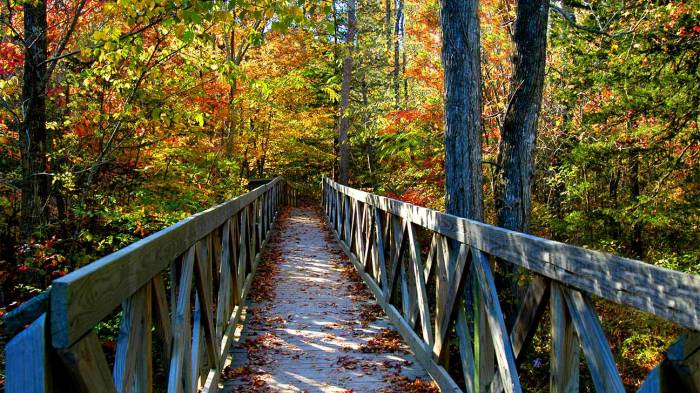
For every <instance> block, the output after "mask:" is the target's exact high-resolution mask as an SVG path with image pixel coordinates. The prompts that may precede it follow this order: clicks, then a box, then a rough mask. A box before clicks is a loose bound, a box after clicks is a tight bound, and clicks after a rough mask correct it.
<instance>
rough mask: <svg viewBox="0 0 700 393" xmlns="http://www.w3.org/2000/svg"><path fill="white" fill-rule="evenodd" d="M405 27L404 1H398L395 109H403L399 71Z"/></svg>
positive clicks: (395, 51) (395, 29) (395, 31)
mask: <svg viewBox="0 0 700 393" xmlns="http://www.w3.org/2000/svg"><path fill="white" fill-rule="evenodd" d="M402 27H403V0H396V20H395V21H394V75H393V78H394V79H393V82H394V107H395V108H396V109H399V108H400V107H401V90H400V84H399V83H400V82H399V80H400V78H399V71H400V70H401V59H400V58H399V54H400V52H399V51H400V49H401V35H402Z"/></svg>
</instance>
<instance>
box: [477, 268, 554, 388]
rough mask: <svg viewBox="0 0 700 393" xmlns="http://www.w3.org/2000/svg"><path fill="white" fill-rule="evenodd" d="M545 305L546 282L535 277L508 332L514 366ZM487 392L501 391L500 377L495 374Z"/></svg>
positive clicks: (527, 343)
mask: <svg viewBox="0 0 700 393" xmlns="http://www.w3.org/2000/svg"><path fill="white" fill-rule="evenodd" d="M547 304H549V283H548V280H547V279H545V278H544V277H542V276H538V275H535V276H534V277H533V278H532V281H531V282H530V286H529V288H528V290H527V292H526V294H525V299H524V300H523V302H522V306H521V307H520V310H519V311H518V316H517V317H516V319H515V323H514V324H513V328H512V329H511V332H510V342H511V343H512V345H513V354H514V355H515V363H516V364H521V361H522V359H523V357H524V354H525V351H526V349H527V347H528V346H529V345H530V342H531V341H532V337H533V336H534V335H535V332H536V331H537V327H538V326H539V323H540V320H541V319H542V314H543V313H544V310H545V309H546V306H547ZM489 390H490V391H491V392H496V393H500V392H502V391H503V383H502V382H501V377H500V375H498V374H497V375H496V376H495V377H494V378H493V382H491V386H490V387H489Z"/></svg>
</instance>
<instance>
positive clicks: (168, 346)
mask: <svg viewBox="0 0 700 393" xmlns="http://www.w3.org/2000/svg"><path fill="white" fill-rule="evenodd" d="M152 285H153V306H154V311H155V317H156V318H155V320H156V324H157V325H158V329H157V331H158V334H159V336H160V339H161V341H162V342H163V350H164V351H165V353H164V356H163V357H164V358H165V359H169V358H170V351H171V350H172V341H171V340H172V325H171V323H170V310H169V308H168V299H167V294H166V291H165V283H164V282H163V276H162V275H160V274H158V275H156V276H155V277H153V281H152Z"/></svg>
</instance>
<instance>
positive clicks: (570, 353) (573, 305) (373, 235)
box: [322, 177, 700, 393]
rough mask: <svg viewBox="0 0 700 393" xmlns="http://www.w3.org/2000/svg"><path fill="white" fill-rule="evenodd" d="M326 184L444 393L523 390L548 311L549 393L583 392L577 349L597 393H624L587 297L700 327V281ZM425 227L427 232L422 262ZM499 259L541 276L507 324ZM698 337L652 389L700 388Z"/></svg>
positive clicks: (389, 306)
mask: <svg viewBox="0 0 700 393" xmlns="http://www.w3.org/2000/svg"><path fill="white" fill-rule="evenodd" d="M322 186H323V192H322V196H323V207H324V209H325V214H326V217H327V218H328V221H329V224H330V225H329V226H330V228H331V229H332V231H333V233H334V235H335V236H336V238H337V239H338V241H339V243H340V246H341V247H342V248H343V251H344V252H345V253H346V254H347V255H348V257H349V258H350V260H351V261H352V263H353V264H354V265H355V268H356V269H357V271H358V273H359V274H360V276H361V277H362V279H363V280H364V281H365V283H366V284H367V286H368V287H369V289H370V290H371V291H372V293H373V294H374V297H375V299H376V300H377V302H378V303H379V305H380V306H381V307H382V308H383V310H384V311H385V312H386V314H387V315H388V317H389V319H390V320H391V321H392V323H393V324H394V325H395V327H396V328H397V330H398V331H399V333H401V335H402V336H403V338H404V339H405V340H406V341H407V342H408V344H409V345H410V347H411V349H412V350H413V351H414V353H415V355H416V359H417V360H418V361H419V362H420V363H421V365H423V367H425V369H426V371H427V372H428V373H429V374H430V376H431V377H432V378H433V379H434V380H435V381H436V382H437V383H438V385H439V386H440V389H441V391H443V392H447V391H449V392H459V391H462V388H461V387H460V383H458V382H457V381H458V380H460V381H462V380H463V385H461V386H464V387H465V389H466V391H467V392H477V391H479V392H481V391H491V392H500V391H505V392H507V393H520V392H522V391H523V389H522V386H521V383H520V377H519V375H518V365H519V363H520V361H522V359H523V354H524V353H525V352H526V350H527V348H528V346H530V345H531V343H532V338H533V337H534V335H535V334H536V332H537V329H538V327H540V326H541V323H542V320H543V315H544V310H545V309H546V308H547V307H548V308H549V310H550V313H549V315H550V321H551V336H550V337H551V343H550V350H551V354H550V358H549V361H550V389H551V391H577V390H578V384H579V367H578V364H579V345H578V343H580V347H581V348H582V350H583V355H584V357H585V359H586V363H587V364H588V368H589V370H590V377H591V379H592V382H593V385H594V386H595V390H596V391H598V392H619V393H622V392H624V391H625V388H624V385H623V382H622V379H621V377H620V375H619V372H618V370H617V366H616V364H615V359H614V355H613V353H612V351H611V348H610V345H609V344H608V341H607V338H606V336H605V331H604V330H603V327H602V325H601V322H600V320H599V318H598V316H597V311H596V309H595V307H594V303H593V302H592V301H591V299H590V297H589V294H593V295H596V296H600V297H601V298H603V299H607V300H610V301H613V302H615V303H619V304H623V305H628V306H631V307H634V308H636V309H639V310H642V311H645V312H648V313H651V314H654V315H657V316H660V317H662V318H665V319H667V320H670V321H673V322H676V323H678V324H680V325H682V326H685V327H687V328H690V329H691V330H700V318H699V315H700V277H698V276H695V275H692V274H686V273H681V272H678V271H673V270H669V269H664V268H660V267H657V266H653V265H649V264H646V263H644V262H641V261H636V260H632V259H627V258H622V257H617V256H614V255H610V254H606V253H602V252H598V251H591V250H587V249H584V248H581V247H577V246H572V245H569V244H565V243H560V242H556V241H552V240H547V239H543V238H540V237H537V236H532V235H528V234H524V233H519V232H515V231H509V230H506V229H503V228H499V227H495V226H492V225H488V224H484V223H481V222H478V221H474V220H469V219H465V218H460V217H456V216H453V215H450V214H446V213H441V212H438V211H435V210H432V209H428V208H424V207H420V206H416V205H412V204H410V203H406V202H401V201H398V200H395V199H391V198H387V197H382V196H379V195H375V194H370V193H367V192H364V191H360V190H356V189H353V188H350V187H347V186H343V185H340V184H338V183H336V182H334V181H333V180H331V179H329V178H326V177H324V178H323V182H322ZM419 228H423V229H424V230H427V231H428V232H429V233H430V234H431V236H430V238H431V239H432V240H431V243H430V247H429V250H428V252H427V254H426V255H425V256H424V255H423V249H422V248H421V245H420V239H419V236H418V234H419V233H418V229H419ZM494 259H495V260H498V261H501V262H503V261H505V262H508V263H512V264H515V265H517V266H520V267H523V268H525V269H527V270H529V271H530V272H532V273H533V274H532V275H531V277H530V282H529V283H528V288H527V291H525V292H524V293H523V298H522V299H519V300H521V301H520V306H519V310H518V312H517V313H516V315H513V320H512V321H511V322H512V326H510V327H506V323H505V317H504V313H503V309H502V307H501V304H500V300H499V294H498V292H497V288H496V283H495V278H494V275H493V272H492V267H491V261H492V260H494ZM432 290H434V293H431V291H432ZM453 327H454V329H453ZM692 337H693V338H692V339H687V340H686V339H681V340H678V341H677V342H676V343H675V344H674V347H677V348H680V350H675V352H674V353H676V352H678V353H680V354H681V355H679V356H674V358H673V359H672V358H671V357H670V356H669V358H668V359H669V360H668V361H669V362H670V363H669V364H670V367H665V366H664V367H662V366H658V367H657V368H656V369H654V372H652V373H651V374H650V375H649V377H648V378H647V379H646V381H645V382H644V384H643V391H644V392H652V391H654V392H658V391H663V388H664V387H663V386H665V384H667V383H668V382H664V381H670V380H674V379H679V378H680V379H682V380H683V381H682V382H678V383H679V384H680V385H679V386H683V388H682V389H685V390H688V391H700V388H699V387H698V386H696V385H697V381H696V379H693V378H694V377H693V376H692V375H693V374H692V373H694V372H696V368H697V366H696V365H697V364H698V362H699V361H700V351H699V349H700V335H698V333H692ZM450 340H454V341H455V342H456V343H457V344H458V346H459V353H458V355H459V362H460V365H461V368H460V369H459V370H457V369H455V368H454V367H452V369H451V371H448V368H447V367H445V366H446V365H447V363H448V360H449V358H450V355H449V351H448V350H447V348H449V345H448V343H449V342H450ZM494 359H496V360H497V362H496V363H494ZM667 374H668V375H667ZM660 375H661V376H662V377H660ZM679 375H681V377H678V376H679ZM455 378H456V379H455ZM676 388H677V387H676Z"/></svg>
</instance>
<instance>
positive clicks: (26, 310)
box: [2, 288, 51, 338]
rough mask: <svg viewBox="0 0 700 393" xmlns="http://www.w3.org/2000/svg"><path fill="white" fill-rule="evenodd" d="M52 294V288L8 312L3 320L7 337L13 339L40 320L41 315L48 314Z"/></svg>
mask: <svg viewBox="0 0 700 393" xmlns="http://www.w3.org/2000/svg"><path fill="white" fill-rule="evenodd" d="M50 293H51V288H49V289H47V290H45V291H44V292H41V293H40V294H38V295H36V296H34V297H32V298H31V299H29V300H27V301H26V302H24V303H22V304H21V305H20V306H19V307H17V308H15V309H14V310H12V311H10V312H8V313H7V314H6V315H5V316H4V317H3V318H2V321H3V323H4V324H5V326H4V330H5V332H4V333H5V335H6V336H7V337H9V338H12V337H13V336H14V335H15V334H17V333H19V332H20V331H21V330H22V329H24V327H25V326H26V325H29V324H31V323H32V322H34V321H36V320H37V319H39V317H40V316H41V314H44V313H46V312H47V311H48V309H49V294H50Z"/></svg>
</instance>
